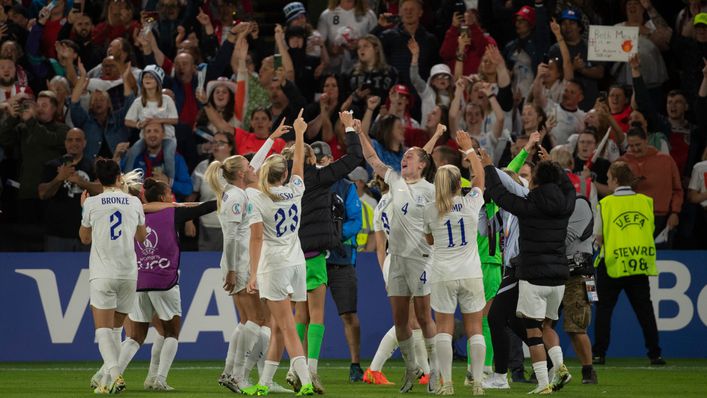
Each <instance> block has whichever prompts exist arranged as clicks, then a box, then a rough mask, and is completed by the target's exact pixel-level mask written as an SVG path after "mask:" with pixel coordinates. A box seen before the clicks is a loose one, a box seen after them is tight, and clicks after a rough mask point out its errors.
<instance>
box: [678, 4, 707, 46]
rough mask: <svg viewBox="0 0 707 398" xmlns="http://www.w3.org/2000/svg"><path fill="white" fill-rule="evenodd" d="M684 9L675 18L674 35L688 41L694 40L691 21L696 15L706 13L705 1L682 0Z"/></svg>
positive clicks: (693, 28) (706, 5) (693, 27)
mask: <svg viewBox="0 0 707 398" xmlns="http://www.w3.org/2000/svg"><path fill="white" fill-rule="evenodd" d="M683 3H686V5H685V8H683V9H682V10H680V12H679V13H678V15H677V17H676V18H675V29H674V32H675V35H676V36H678V35H679V36H682V37H686V38H690V39H694V38H695V25H694V24H693V21H694V20H695V17H696V16H697V14H699V13H701V12H707V0H683Z"/></svg>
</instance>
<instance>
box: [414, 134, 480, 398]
mask: <svg viewBox="0 0 707 398" xmlns="http://www.w3.org/2000/svg"><path fill="white" fill-rule="evenodd" d="M456 137H457V143H458V144H459V148H461V150H462V151H463V152H464V154H465V155H466V158H467V159H468V160H469V162H470V163H471V168H472V171H473V175H474V180H473V188H472V189H471V191H469V193H468V194H466V195H465V196H462V195H461V172H460V171H459V168H458V167H457V166H453V165H446V166H442V167H440V168H439V169H438V170H437V174H436V175H435V202H434V203H429V204H427V206H425V212H424V231H425V234H426V235H425V237H426V239H427V242H428V243H429V244H430V245H433V247H434V250H433V251H432V267H431V271H430V274H429V280H430V286H431V290H432V294H431V304H432V309H433V310H434V311H435V320H436V321H437V352H438V360H439V367H440V373H441V378H442V383H441V386H440V388H439V389H438V390H437V391H436V393H437V394H438V395H453V394H454V387H453V385H452V359H453V356H452V335H453V334H454V312H455V311H456V309H457V304H458V305H459V307H460V309H461V313H462V319H463V321H464V329H465V331H466V335H467V336H471V337H470V338H469V343H470V345H471V356H472V361H471V363H472V373H473V375H474V385H473V390H472V394H473V395H483V393H484V389H483V388H482V386H481V382H482V379H483V371H484V368H483V367H484V357H485V355H486V344H485V343H484V336H483V335H482V334H481V321H482V310H483V309H484V306H485V305H486V300H485V299H484V283H483V275H482V273H481V260H480V258H479V249H478V246H477V243H476V230H477V225H478V223H479V211H480V210H481V207H482V206H483V205H484V193H483V189H484V168H483V166H482V164H481V160H480V159H479V157H478V156H477V155H476V153H475V152H474V149H473V148H472V145H471V138H469V135H468V134H466V133H465V132H463V131H458V132H457V135H456Z"/></svg>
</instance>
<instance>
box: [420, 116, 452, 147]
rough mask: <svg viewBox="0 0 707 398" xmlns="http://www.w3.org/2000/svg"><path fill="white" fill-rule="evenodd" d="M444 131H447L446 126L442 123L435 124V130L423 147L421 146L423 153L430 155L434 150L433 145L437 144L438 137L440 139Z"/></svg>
mask: <svg viewBox="0 0 707 398" xmlns="http://www.w3.org/2000/svg"><path fill="white" fill-rule="evenodd" d="M445 131H447V126H445V125H443V124H442V123H437V128H436V129H435V133H434V134H433V135H432V137H430V139H429V140H428V141H427V142H426V143H425V146H423V147H422V149H424V150H425V152H427V153H429V154H431V153H432V150H434V149H435V145H436V144H437V141H438V140H439V137H441V136H442V135H443V134H444V132H445Z"/></svg>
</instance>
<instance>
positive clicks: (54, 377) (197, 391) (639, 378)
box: [0, 358, 707, 398]
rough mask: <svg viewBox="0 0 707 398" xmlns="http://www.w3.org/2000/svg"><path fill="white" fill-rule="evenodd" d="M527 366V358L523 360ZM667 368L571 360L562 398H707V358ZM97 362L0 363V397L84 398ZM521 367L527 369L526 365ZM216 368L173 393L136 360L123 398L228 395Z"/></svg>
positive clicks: (369, 393)
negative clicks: (591, 379) (583, 368)
mask: <svg viewBox="0 0 707 398" xmlns="http://www.w3.org/2000/svg"><path fill="white" fill-rule="evenodd" d="M526 362H527V360H526ZM668 363H669V365H668V366H665V367H649V366H648V365H647V364H648V361H647V360H643V359H611V358H610V359H609V363H608V364H607V365H604V366H598V367H597V368H596V369H597V373H598V375H599V384H598V385H582V383H581V379H582V376H581V372H580V367H579V365H578V363H577V362H576V361H571V362H569V363H568V366H569V369H570V372H572V374H573V376H574V377H573V380H572V382H571V383H570V384H568V385H567V386H565V388H564V389H563V390H562V391H559V392H557V393H556V394H558V395H559V396H562V397H600V396H601V397H621V398H631V397H640V398H648V397H651V398H652V397H707V359H703V360H678V359H668ZM285 364H286V362H284V361H283V362H282V363H281V366H280V369H279V370H278V372H277V374H276V381H277V382H279V383H280V384H282V385H285V380H284V379H285V373H286V371H287V369H286V368H285ZM97 366H98V363H97V362H96V363H88V362H68V363H67V362H62V363H57V362H52V363H0V397H3V398H9V397H89V396H93V395H94V394H93V392H92V391H90V390H89V388H88V384H89V380H90V377H91V375H92V374H93V372H95V370H96V367H97ZM526 367H529V366H528V364H526ZM464 369H465V364H464V363H461V362H455V363H454V385H455V392H456V395H457V396H471V390H470V388H469V387H464V385H463V378H464V374H465V370H464ZM221 370H222V363H221V362H194V361H180V360H177V361H175V363H174V366H173V367H172V371H171V372H170V374H169V384H170V385H171V386H172V387H174V388H176V391H173V392H168V393H159V392H148V391H143V389H142V383H143V380H144V378H145V375H146V374H147V363H145V362H136V363H134V364H132V365H131V366H130V368H128V370H127V371H126V374H125V380H126V384H127V390H126V391H124V392H123V393H122V394H121V395H124V396H126V397H155V396H164V395H167V396H174V397H184V398H187V397H189V398H191V397H195V398H196V397H219V396H233V393H231V392H230V391H228V390H226V389H225V388H223V387H221V386H219V385H218V384H217V383H216V378H217V377H218V376H219V374H220V373H221ZM319 374H320V376H321V379H322V382H323V383H324V387H325V388H326V396H329V397H332V398H346V397H351V398H354V397H355V398H389V397H402V394H400V393H399V392H398V388H399V385H392V386H372V385H367V384H363V383H355V384H354V383H349V382H348V374H349V370H348V363H347V362H344V361H327V360H323V361H322V362H320V364H319ZM385 374H386V375H387V376H388V378H389V379H390V380H391V381H395V382H396V384H399V381H400V378H401V377H402V374H403V368H402V362H400V361H390V362H388V364H387V366H386V369H385ZM532 388H533V387H532V385H530V384H511V390H506V391H498V390H497V391H493V390H491V391H487V392H486V395H488V396H491V397H521V396H526V394H527V392H528V391H530V390H531V389H532ZM271 395H272V396H275V397H278V396H280V397H291V396H293V394H271ZM414 396H429V395H427V394H426V393H425V388H424V386H419V385H417V386H415V388H414V389H413V391H412V392H411V393H409V394H407V395H406V397H414Z"/></svg>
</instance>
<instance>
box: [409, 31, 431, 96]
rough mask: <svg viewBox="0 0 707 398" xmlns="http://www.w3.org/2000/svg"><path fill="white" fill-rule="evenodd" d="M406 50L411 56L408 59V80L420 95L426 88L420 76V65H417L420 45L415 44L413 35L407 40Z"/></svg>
mask: <svg viewBox="0 0 707 398" xmlns="http://www.w3.org/2000/svg"><path fill="white" fill-rule="evenodd" d="M408 50H410V55H411V57H412V59H411V61H410V81H411V82H412V85H413V87H415V90H417V93H418V94H419V95H422V93H423V92H424V91H425V89H427V83H426V82H425V81H424V80H422V78H421V77H420V66H419V65H418V62H419V60H420V46H419V45H418V44H417V41H415V38H414V37H413V38H412V39H410V41H408Z"/></svg>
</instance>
